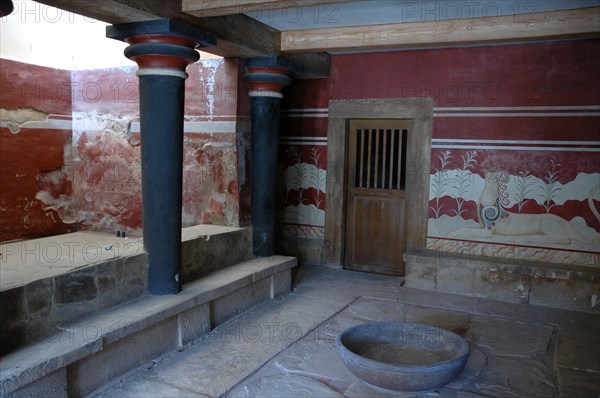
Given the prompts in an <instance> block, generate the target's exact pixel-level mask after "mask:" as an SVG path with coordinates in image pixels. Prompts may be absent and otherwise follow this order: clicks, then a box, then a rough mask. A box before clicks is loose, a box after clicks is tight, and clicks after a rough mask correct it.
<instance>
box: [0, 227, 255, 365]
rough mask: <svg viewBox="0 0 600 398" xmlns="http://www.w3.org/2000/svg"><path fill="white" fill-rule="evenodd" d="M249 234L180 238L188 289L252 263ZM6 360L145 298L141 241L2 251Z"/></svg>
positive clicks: (67, 240)
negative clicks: (58, 331)
mask: <svg viewBox="0 0 600 398" xmlns="http://www.w3.org/2000/svg"><path fill="white" fill-rule="evenodd" d="M251 241H252V235H251V230H250V229H249V228H234V227H221V226H214V225H197V226H193V227H189V228H184V229H183V230H182V282H183V283H187V282H191V281H194V280H196V279H198V278H201V277H202V276H204V275H207V274H209V273H210V272H212V271H215V270H218V269H221V268H225V267H228V266H231V265H234V264H237V263H239V262H242V261H245V260H248V259H250V258H252V243H251ZM1 252H2V253H3V255H2V257H0V258H1V260H0V261H1V263H0V276H1V279H2V285H1V288H0V290H1V291H0V303H2V306H1V307H2V309H1V310H0V320H1V322H0V323H1V324H0V355H4V354H8V353H9V352H11V351H14V350H15V349H18V348H19V347H22V346H24V345H25V344H29V343H32V342H35V341H39V340H42V339H44V338H45V337H48V336H49V335H51V334H53V333H54V332H55V326H56V325H57V324H60V323H65V322H69V321H73V320H75V319H79V318H81V317H84V316H86V315H90V314H93V313H95V312H97V311H100V310H102V309H104V308H109V307H112V306H114V305H117V304H120V303H123V302H127V301H130V300H133V299H136V298H138V297H142V296H144V295H146V294H147V280H148V269H147V263H148V262H147V257H146V254H145V252H144V251H143V242H142V240H141V239H139V238H138V239H136V238H133V239H118V238H116V237H114V236H112V235H110V236H109V235H107V234H99V233H91V232H77V233H73V234H66V235H60V236H53V237H48V238H42V239H34V240H30V241H21V242H13V243H7V244H3V245H2V250H1Z"/></svg>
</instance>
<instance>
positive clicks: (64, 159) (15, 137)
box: [0, 59, 72, 242]
mask: <svg viewBox="0 0 600 398" xmlns="http://www.w3.org/2000/svg"><path fill="white" fill-rule="evenodd" d="M0 86H1V88H2V89H1V91H0V108H2V109H4V110H5V111H16V110H23V109H25V110H29V109H32V110H36V111H39V112H43V113H40V114H39V117H37V118H36V119H38V120H39V122H38V124H41V126H40V127H42V128H29V127H27V126H23V127H21V128H20V129H19V128H18V124H19V123H16V124H15V125H13V126H12V127H13V128H12V131H11V129H9V128H7V127H6V123H7V120H8V119H9V118H12V116H10V117H9V116H6V119H5V120H2V122H3V123H4V126H5V127H2V128H0V242H2V241H8V240H14V239H23V238H37V237H43V236H49V235H55V234H59V233H64V232H67V231H68V230H69V229H70V225H69V221H68V220H63V218H66V217H65V215H66V209H65V207H66V206H68V205H69V204H70V201H71V199H72V175H71V170H70V168H69V164H68V153H70V146H71V129H70V122H69V121H70V117H71V116H70V115H71V89H70V87H71V77H70V72H68V71H64V70H58V69H52V68H46V67H41V66H35V65H28V64H24V63H20V62H15V61H10V60H6V59H0ZM44 113H46V114H52V116H50V119H51V122H50V123H48V122H46V121H44V120H43V119H46V115H44ZM6 115H8V114H6ZM55 115H65V117H60V116H55ZM23 121H27V118H25V119H24V120H21V121H20V122H23ZM52 121H58V122H59V123H61V125H60V126H51V123H52ZM65 127H67V128H65Z"/></svg>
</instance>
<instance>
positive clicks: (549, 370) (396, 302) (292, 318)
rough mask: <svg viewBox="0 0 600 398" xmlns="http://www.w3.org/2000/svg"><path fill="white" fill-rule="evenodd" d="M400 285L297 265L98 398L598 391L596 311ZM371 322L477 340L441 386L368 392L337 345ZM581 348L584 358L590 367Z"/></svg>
mask: <svg viewBox="0 0 600 398" xmlns="http://www.w3.org/2000/svg"><path fill="white" fill-rule="evenodd" d="M399 282H400V281H399V280H398V279H393V280H390V278H388V277H381V276H377V275H370V274H360V273H354V272H347V271H336V270H331V269H326V268H318V267H315V268H302V267H300V269H299V271H298V272H296V273H295V275H294V278H293V285H294V288H293V293H291V294H289V295H287V296H286V297H283V298H281V299H278V300H273V301H270V302H268V303H265V304H262V305H260V306H258V307H255V308H254V309H251V310H250V311H248V312H246V313H244V314H242V315H241V316H238V317H236V318H234V319H231V320H229V321H228V322H226V323H225V324H223V325H221V326H219V327H218V328H216V329H215V330H213V331H212V332H211V333H210V334H208V335H207V336H204V337H203V338H201V339H198V340H196V341H194V342H192V343H191V344H189V345H187V346H185V347H184V349H183V351H182V352H178V351H175V352H171V353H169V354H167V355H165V356H163V357H161V358H158V359H157V360H156V361H155V363H152V364H149V366H145V367H141V368H139V369H138V370H137V371H136V372H132V373H131V374H130V375H129V376H128V377H125V378H122V379H120V380H116V381H115V382H114V384H113V385H112V386H108V387H107V388H105V389H104V390H102V391H98V392H97V394H96V395H95V396H97V397H102V398H108V397H115V396H119V397H128V398H133V397H153V396H157V395H159V393H162V396H164V397H171V396H173V397H183V396H189V397H196V396H201V397H204V396H206V397H217V396H224V397H229V398H241V397H244V398H246V397H248V398H249V397H342V396H345V397H356V398H363V397H364V398H367V397H368V398H371V397H375V398H377V397H402V396H411V397H422V398H425V397H426V398H429V397H436V398H437V397H448V398H456V397H462V398H475V397H492V396H493V397H524V398H532V397H579V396H581V397H588V396H589V397H592V396H593V397H594V398H597V397H598V394H600V386H599V383H598V382H597V377H596V376H598V375H599V373H598V372H595V371H594V369H593V367H594V366H595V362H594V360H593V358H591V357H590V356H589V355H588V354H586V353H585V351H586V347H587V351H592V354H593V353H594V350H593V349H591V350H590V349H589V347H590V346H592V345H594V344H596V345H597V344H598V330H600V329H598V328H596V325H597V324H598V323H597V322H598V321H599V320H600V317H597V316H594V315H590V314H585V316H582V315H581V313H576V312H572V311H563V310H554V311H552V310H549V309H547V308H543V309H540V311H539V312H537V311H535V309H536V308H535V307H533V309H532V306H527V305H521V304H511V303H497V306H496V307H495V304H494V302H492V301H487V300H485V299H481V298H472V297H461V296H455V295H450V294H446V293H439V292H426V291H422V290H416V289H409V288H404V287H400V283H399ZM494 308H497V309H498V313H494ZM590 317H591V318H590ZM370 321H410V322H422V323H427V324H430V325H435V326H441V327H445V328H449V329H451V330H454V331H455V332H457V333H459V334H461V335H463V336H464V337H465V338H466V339H467V341H468V342H469V344H470V348H471V353H470V356H469V360H468V362H467V365H466V368H465V370H464V371H463V373H462V374H461V375H460V376H459V377H458V378H457V379H456V380H454V381H453V382H452V383H450V384H448V385H447V386H445V387H444V388H441V389H440V390H438V391H434V392H428V393H422V394H402V393H392V392H384V391H381V390H375V389H373V388H372V387H370V386H368V385H366V384H365V383H364V382H362V381H360V380H358V379H357V378H356V377H355V376H354V375H352V374H351V373H350V372H349V371H348V370H347V369H346V368H345V367H344V365H343V363H342V361H341V359H340V356H339V353H338V351H337V348H336V346H335V340H336V337H337V336H338V335H339V333H340V332H341V331H342V330H344V329H346V328H348V327H351V326H354V325H357V324H360V323H364V322H370ZM569 350H572V352H570V353H568V354H567V351H569ZM586 355H588V356H586ZM577 356H581V357H582V358H583V359H584V362H583V363H582V365H583V369H582V368H581V367H582V366H579V365H578V364H579V362H578V361H577ZM561 358H562V359H561ZM561 364H563V365H566V366H564V367H560V366H562V365H561ZM153 394H154V395H153ZM186 394H187V395H186ZM594 394H595V395H594Z"/></svg>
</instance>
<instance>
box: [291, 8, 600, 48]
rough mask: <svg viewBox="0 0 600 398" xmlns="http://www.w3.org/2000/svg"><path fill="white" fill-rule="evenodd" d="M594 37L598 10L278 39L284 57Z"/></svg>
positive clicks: (299, 33) (297, 33)
mask: <svg viewBox="0 0 600 398" xmlns="http://www.w3.org/2000/svg"><path fill="white" fill-rule="evenodd" d="M594 36H600V7H591V8H582V9H576V10H566V11H553V12H543V13H532V14H521V15H512V16H504V17H495V18H491V17H486V18H471V19H456V20H448V21H445V20H444V21H435V22H412V23H394V24H383V25H368V26H356V27H340V28H325V29H307V30H294V31H286V32H282V34H281V50H282V51H286V52H290V53H293V52H314V51H328V52H332V51H356V50H381V49H392V48H398V49H401V48H411V47H427V46H446V45H462V44H480V43H496V42H515V41H531V40H548V39H561V38H574V37H594Z"/></svg>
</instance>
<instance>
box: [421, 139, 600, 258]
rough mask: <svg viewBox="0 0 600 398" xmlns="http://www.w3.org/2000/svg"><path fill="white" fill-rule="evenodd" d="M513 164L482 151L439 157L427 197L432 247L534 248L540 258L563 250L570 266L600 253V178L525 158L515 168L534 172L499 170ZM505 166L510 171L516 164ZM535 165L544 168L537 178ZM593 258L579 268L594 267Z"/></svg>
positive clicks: (554, 161) (558, 163)
mask: <svg viewBox="0 0 600 398" xmlns="http://www.w3.org/2000/svg"><path fill="white" fill-rule="evenodd" d="M434 155H435V154H434ZM452 159H456V160H457V161H456V162H452ZM512 159H514V158H513V157H509V156H505V157H502V156H498V155H496V154H494V153H491V152H488V151H485V150H484V151H473V150H462V151H461V150H451V151H450V150H441V151H439V152H438V153H437V156H436V157H435V162H434V170H435V172H434V173H432V175H431V179H430V196H429V204H430V220H429V236H430V238H431V239H433V241H432V242H434V243H432V245H436V247H438V246H439V245H440V244H442V243H441V242H442V241H443V240H447V241H446V242H449V243H448V244H450V243H453V242H454V243H456V242H462V241H464V242H467V243H469V245H473V244H479V245H480V246H482V250H484V248H485V247H487V245H488V244H494V245H508V246H505V247H511V246H521V247H525V248H538V249H537V251H538V253H539V254H540V256H541V255H542V253H543V252H544V251H543V250H542V251H540V249H551V250H555V251H556V250H562V249H564V250H569V251H570V252H572V255H570V256H567V257H568V258H575V257H577V258H579V257H581V258H583V257H585V256H583V257H582V253H584V254H585V253H599V252H600V211H598V206H599V204H600V203H599V202H600V184H599V183H600V173H598V172H595V173H594V172H592V173H582V172H579V173H577V172H575V173H573V172H572V171H571V170H569V171H571V172H570V173H568V172H567V171H566V170H567V169H566V167H565V166H564V165H565V158H564V157H563V158H560V159H548V158H545V159H543V158H541V156H539V157H537V158H535V157H532V156H530V155H529V154H528V155H527V156H526V157H524V158H522V159H524V161H523V160H521V161H520V164H522V165H523V166H525V167H526V166H527V165H528V164H530V165H531V167H532V168H527V169H525V170H521V171H512V172H509V171H504V170H502V169H499V168H497V167H498V166H499V165H501V164H502V162H506V161H507V160H508V161H512ZM481 160H483V161H481ZM567 160H568V159H567ZM567 163H568V161H567ZM505 164H506V166H507V168H510V169H511V170H514V169H515V163H505ZM539 164H546V165H547V168H546V169H542V170H539V169H538V170H537V171H536V169H535V168H533V167H535V166H537V165H539ZM488 167H494V168H491V169H488V170H486V168H488ZM491 247H492V246H489V248H490V250H492V249H491ZM494 247H495V246H494ZM436 250H437V249H436ZM493 250H494V252H495V251H496V250H502V249H493ZM507 250H508V251H510V250H509V249H507ZM524 250H525V249H524ZM527 250H529V249H527ZM555 253H557V252H555ZM494 255H496V254H494ZM557 256H562V254H560V255H559V254H557ZM592 257H593V256H592ZM592 257H590V258H591V260H589V258H588V257H586V258H587V260H582V261H592V262H593V261H594V259H593V258H592ZM540 258H541V257H540ZM544 258H547V257H544ZM561 261H566V260H565V259H563V260H561ZM573 262H574V263H575V262H576V261H575V260H573Z"/></svg>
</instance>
